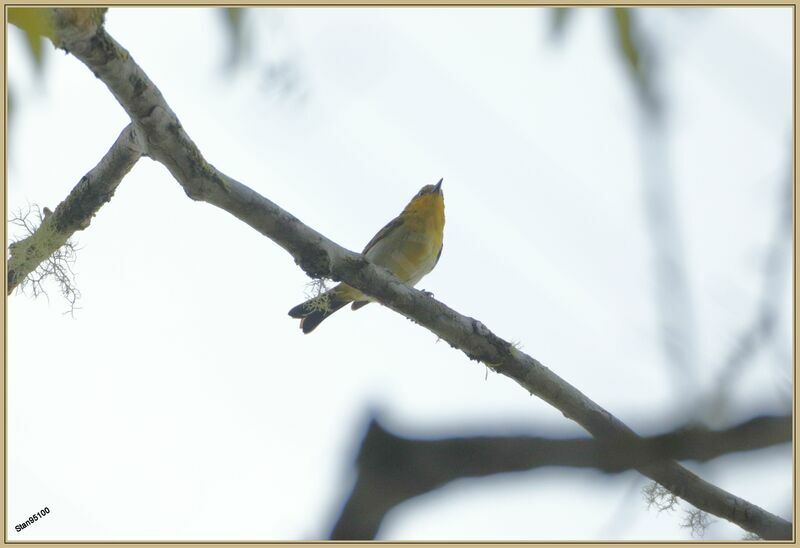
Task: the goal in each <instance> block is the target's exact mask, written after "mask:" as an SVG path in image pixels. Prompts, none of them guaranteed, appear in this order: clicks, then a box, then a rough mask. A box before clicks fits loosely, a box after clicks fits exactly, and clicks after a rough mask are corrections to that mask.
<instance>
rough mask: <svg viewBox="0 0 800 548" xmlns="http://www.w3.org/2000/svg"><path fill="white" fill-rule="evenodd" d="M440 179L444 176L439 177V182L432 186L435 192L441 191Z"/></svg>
mask: <svg viewBox="0 0 800 548" xmlns="http://www.w3.org/2000/svg"><path fill="white" fill-rule="evenodd" d="M442 181H444V178H442V179H439V182H438V183H436V185H435V186H434V187H433V191H434V192H437V193H439V194H441V193H442Z"/></svg>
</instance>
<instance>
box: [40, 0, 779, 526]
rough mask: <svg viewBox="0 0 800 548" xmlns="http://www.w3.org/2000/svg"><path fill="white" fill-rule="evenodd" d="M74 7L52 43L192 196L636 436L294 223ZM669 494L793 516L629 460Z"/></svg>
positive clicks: (565, 386)
mask: <svg viewBox="0 0 800 548" xmlns="http://www.w3.org/2000/svg"><path fill="white" fill-rule="evenodd" d="M74 11H76V10H74V9H54V10H53V13H54V21H55V22H56V32H55V35H56V36H57V38H56V39H55V40H54V43H55V44H56V45H57V46H58V47H61V48H63V49H65V50H66V51H68V52H69V53H71V54H72V55H74V56H75V57H76V58H77V59H79V60H80V61H81V62H82V63H84V64H85V65H86V66H87V67H88V68H89V69H90V70H91V71H92V73H93V74H94V75H95V76H96V77H97V78H99V79H100V80H101V81H102V82H103V84H105V85H106V86H107V87H108V89H109V90H110V91H111V93H112V94H113V95H114V97H115V98H116V99H117V101H118V102H119V103H120V105H121V106H122V108H123V109H124V110H125V111H126V112H127V113H128V115H129V116H130V118H131V120H132V121H133V123H134V125H135V126H136V128H137V131H139V130H141V131H142V134H143V137H144V138H145V139H146V142H147V153H148V156H150V157H151V158H153V159H154V160H156V161H158V162H161V163H162V164H164V166H166V167H167V169H168V170H169V171H170V173H171V174H172V175H173V177H175V179H176V180H177V181H178V183H179V184H180V185H181V186H182V187H183V189H184V191H185V192H186V194H187V195H188V196H189V197H190V198H192V199H193V200H199V201H204V202H206V203H209V204H212V205H215V206H217V207H219V208H221V209H223V210H225V211H227V212H228V213H230V214H232V215H234V216H235V217H237V218H238V219H240V220H242V221H244V222H245V223H246V224H248V225H249V226H251V227H252V228H254V229H255V230H257V231H259V232H260V233H261V234H263V235H265V236H267V237H268V238H270V239H271V240H272V241H274V242H275V243H277V244H278V245H280V246H281V247H282V248H283V249H285V250H286V251H287V252H289V254H290V255H291V256H292V258H293V259H294V260H295V262H296V263H297V264H298V265H300V267H301V268H302V269H303V270H304V271H305V272H306V273H307V274H308V275H309V276H310V277H312V278H321V277H327V278H332V279H334V280H341V281H344V282H346V283H348V284H349V285H351V286H353V287H355V288H357V289H359V290H361V291H363V292H364V293H365V294H367V295H370V296H371V297H373V298H375V299H376V300H377V301H379V302H380V303H381V304H383V305H384V306H386V307H388V308H390V309H392V310H394V311H396V312H398V313H400V314H403V315H404V316H406V317H408V318H410V319H412V320H413V321H415V322H416V323H418V324H420V325H422V326H423V327H425V328H427V329H428V330H429V331H431V332H432V333H434V334H436V335H437V336H438V337H439V338H441V339H443V340H445V341H447V342H448V343H449V344H450V345H451V346H452V347H453V348H456V349H458V350H461V351H462V352H464V354H466V355H467V357H469V358H470V359H471V360H477V361H480V362H482V363H484V364H486V365H488V366H489V367H490V368H491V369H492V370H494V371H496V372H497V373H500V374H503V375H505V376H507V377H509V378H511V379H513V380H514V381H516V382H517V383H519V384H520V385H521V386H522V387H523V388H525V389H526V390H527V391H528V392H530V393H531V394H535V395H537V396H538V397H540V398H542V399H543V400H544V401H546V402H548V403H549V404H551V405H553V406H554V407H556V408H557V409H559V410H560V411H561V412H562V413H563V414H564V415H565V416H566V417H568V418H570V419H572V420H574V421H576V422H577V423H578V424H580V425H581V426H582V427H583V428H585V429H586V430H587V431H588V432H589V433H591V434H592V435H593V436H594V437H595V438H597V439H598V440H604V441H606V442H613V443H615V444H620V445H625V444H632V445H635V444H637V443H639V442H640V440H641V438H639V436H637V435H636V434H635V433H634V432H633V431H632V430H631V429H630V428H628V427H627V426H626V425H625V424H623V423H622V422H621V421H620V420H619V419H617V418H616V417H614V416H613V415H612V414H611V413H610V412H609V411H607V410H605V409H603V408H602V407H601V406H599V405H598V404H596V403H595V402H593V401H592V400H591V399H589V398H588V397H587V396H585V395H584V394H583V393H581V392H580V391H579V390H578V389H576V388H575V387H574V386H572V385H571V384H569V383H568V382H566V381H565V380H564V379H562V378H560V377H559V376H558V375H556V374H555V373H553V372H552V371H551V370H549V369H548V368H546V367H545V366H544V365H542V364H541V363H540V362H539V361H538V360H536V359H534V358H532V357H531V356H529V355H527V354H525V353H523V352H521V351H519V350H518V349H517V348H515V347H513V346H512V345H511V344H510V343H509V342H508V341H505V340H503V339H501V338H500V337H498V336H497V335H495V334H494V333H493V332H491V331H490V330H489V329H488V328H487V327H486V326H485V325H483V324H482V323H481V322H480V321H478V320H476V319H475V318H470V317H467V316H464V315H462V314H460V313H458V312H456V311H455V310H453V309H452V308H450V307H448V306H447V305H445V304H444V303H442V302H440V301H437V300H436V299H434V298H433V297H431V296H429V295H426V294H425V293H423V292H422V291H419V290H416V289H413V288H411V287H409V286H407V285H405V284H403V283H402V282H400V281H399V280H398V279H397V278H396V277H394V276H393V275H392V274H391V273H390V272H389V271H388V270H386V269H384V268H381V267H379V266H376V265H374V264H372V263H370V262H369V261H367V260H366V259H365V258H364V257H363V255H361V254H359V253H354V252H352V251H349V250H347V249H345V248H343V247H341V246H339V245H338V244H336V243H335V242H333V241H331V240H329V239H328V238H326V237H325V236H323V235H322V234H320V233H319V232H317V231H315V230H314V229H312V228H310V227H309V226H307V225H305V224H304V223H302V222H301V221H300V220H299V219H297V218H296V217H294V216H293V215H291V214H290V213H289V212H287V211H285V210H283V209H282V208H280V207H279V206H277V205H276V204H275V203H273V202H272V201H270V200H269V199H267V198H265V197H264V196H261V195H260V194H258V193H257V192H255V191H254V190H252V189H251V188H249V187H247V186H245V185H243V184H242V183H240V182H238V181H236V180H234V179H232V178H230V177H228V176H227V175H225V174H224V173H222V172H220V171H218V170H217V169H216V168H214V166H212V165H211V164H209V163H208V162H207V161H206V160H205V158H204V157H203V155H202V154H201V152H200V151H199V150H198V148H197V146H196V145H195V144H194V142H193V141H192V140H191V138H190V137H189V136H188V134H187V133H186V132H185V131H184V129H183V127H182V126H181V123H180V121H179V120H178V117H177V116H176V115H175V113H174V112H173V111H172V109H171V108H170V107H169V105H168V104H167V102H166V101H165V100H164V97H163V96H162V95H161V92H160V91H159V90H158V88H157V87H156V86H155V84H154V83H153V82H152V81H151V80H150V79H149V78H148V77H147V75H146V74H145V73H144V71H143V70H142V69H141V68H140V67H139V66H138V65H137V64H136V62H135V61H134V60H133V59H132V58H131V56H130V54H129V53H128V52H127V51H126V50H125V49H124V48H122V47H121V46H120V45H119V44H118V43H117V42H116V41H115V40H114V39H113V38H112V37H111V36H109V35H108V33H107V32H106V31H105V29H104V28H103V27H102V25H99V26H97V27H96V28H95V29H91V28H86V27H81V26H78V25H75V24H73V23H72V21H75V20H78V21H80V20H82V19H81V18H80V17H76V16H75V14H73V13H72V12H74ZM638 470H639V471H641V472H642V473H643V474H644V475H646V476H648V477H650V478H651V479H653V480H655V481H657V482H659V483H660V484H661V485H663V486H664V487H666V488H667V489H669V490H670V491H671V492H672V493H674V494H675V495H676V496H680V497H681V498H683V499H685V500H687V501H688V502H690V503H691V504H693V505H694V506H696V507H697V508H699V509H702V510H704V511H707V512H710V513H712V514H715V515H717V516H720V517H722V518H724V519H728V520H730V521H732V522H734V523H737V524H738V525H739V526H741V527H742V528H744V529H746V530H748V531H752V532H755V533H757V534H758V535H759V536H761V537H762V538H766V539H788V538H791V535H792V525H791V523H789V522H788V521H786V520H784V519H782V518H780V517H778V516H775V515H773V514H771V513H769V512H767V511H765V510H764V509H762V508H760V507H758V506H756V505H754V504H751V503H750V502H748V501H746V500H744V499H741V498H739V497H736V496H734V495H732V494H731V493H728V492H726V491H724V490H722V489H720V488H718V487H716V486H714V485H712V484H710V483H708V482H706V481H704V480H703V479H701V478H700V477H698V476H696V475H695V474H693V473H691V472H690V471H688V470H687V469H685V468H684V467H682V466H681V465H679V464H678V463H676V462H674V461H662V462H657V463H651V464H647V465H642V466H640V467H638Z"/></svg>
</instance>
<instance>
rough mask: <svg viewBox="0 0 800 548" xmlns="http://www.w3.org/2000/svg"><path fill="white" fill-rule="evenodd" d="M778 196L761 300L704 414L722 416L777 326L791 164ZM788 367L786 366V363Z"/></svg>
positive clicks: (787, 251)
mask: <svg viewBox="0 0 800 548" xmlns="http://www.w3.org/2000/svg"><path fill="white" fill-rule="evenodd" d="M783 179H784V180H783V181H782V184H781V185H780V193H779V194H778V196H777V198H778V206H779V208H780V209H779V213H778V215H777V217H776V219H775V226H774V229H773V234H772V239H771V241H770V244H769V247H768V248H767V253H766V257H765V258H764V265H763V278H762V282H761V297H760V300H759V303H758V305H757V309H756V313H755V315H754V317H753V319H752V320H751V321H750V323H749V324H748V325H747V326H745V327H744V329H742V331H741V332H740V333H739V334H738V335H736V337H734V339H733V340H734V344H733V346H732V347H731V348H730V350H729V351H728V353H727V354H726V356H725V359H724V360H723V362H722V365H721V366H720V367H719V368H718V370H719V373H718V374H717V376H716V382H714V384H713V385H714V386H715V390H714V391H713V393H712V394H711V395H710V397H708V398H707V400H708V404H707V410H708V412H709V413H712V414H713V415H715V416H722V415H723V413H724V411H725V407H726V404H727V401H728V398H729V395H730V391H731V388H732V387H733V385H734V383H735V382H736V381H737V379H740V378H741V376H742V373H743V372H744V371H745V369H746V367H747V365H748V364H751V363H753V361H752V359H753V357H755V356H756V355H757V353H758V351H759V350H760V349H761V348H763V347H764V346H766V345H767V343H768V342H769V341H770V339H772V338H773V337H774V335H775V332H776V331H777V328H778V327H779V326H780V323H779V321H780V312H781V309H780V306H781V305H782V304H783V303H782V302H781V297H780V295H778V296H776V291H775V288H776V287H779V286H780V283H781V282H782V281H783V277H784V276H785V275H786V274H787V270H789V269H788V268H787V267H788V266H789V257H790V256H791V253H790V249H791V243H792V203H793V201H792V181H793V173H792V163H791V162H789V165H788V166H787V171H786V176H785V177H784V178H783ZM787 365H788V363H787Z"/></svg>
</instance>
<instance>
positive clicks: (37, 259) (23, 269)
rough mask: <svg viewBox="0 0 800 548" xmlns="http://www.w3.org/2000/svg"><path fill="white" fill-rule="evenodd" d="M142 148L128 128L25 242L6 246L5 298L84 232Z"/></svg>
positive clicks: (131, 130) (20, 241) (134, 161)
mask: <svg viewBox="0 0 800 548" xmlns="http://www.w3.org/2000/svg"><path fill="white" fill-rule="evenodd" d="M141 150H142V145H141V144H140V143H136V134H135V132H134V130H133V126H132V125H129V126H128V127H126V128H125V129H124V130H122V133H121V134H120V135H119V137H117V140H116V141H115V142H114V144H113V145H112V146H111V149H110V150H109V151H108V152H107V153H106V155H105V156H103V158H102V159H101V160H100V162H99V163H98V164H97V165H96V166H95V167H94V168H92V169H91V170H90V171H89V172H88V173H87V174H86V175H84V176H83V177H81V180H80V181H78V184H77V185H76V186H75V188H73V189H72V191H71V192H70V193H69V195H68V196H67V197H66V198H65V199H64V201H63V202H61V203H60V204H58V207H56V209H55V211H53V213H52V214H49V215H45V216H44V217H43V219H42V223H41V224H40V225H39V226H38V228H36V230H35V231H33V233H32V234H30V235H29V236H28V237H27V238H24V239H22V240H19V241H17V242H13V243H12V244H11V245H9V248H8V251H9V257H8V294H9V295H10V294H11V292H12V291H13V290H14V288H15V287H17V286H18V285H19V284H20V283H22V282H23V280H25V277H26V276H28V275H29V274H30V273H31V272H33V271H34V270H36V268H37V267H38V266H39V265H40V264H41V263H42V261H45V260H46V259H47V258H48V257H50V256H51V255H52V254H53V253H55V252H56V251H57V250H58V249H59V248H61V247H62V246H63V245H65V244H66V243H67V241H68V240H69V239H70V237H71V236H72V235H73V234H74V233H75V232H76V231H78V230H83V229H84V228H86V227H87V226H89V223H91V221H92V217H94V215H95V214H96V213H97V212H98V211H99V210H100V208H101V207H102V206H103V205H104V204H105V203H106V202H108V201H109V200H111V197H112V196H113V195H114V191H115V190H116V189H117V186H118V185H119V183H120V182H121V181H122V178H123V177H124V176H125V175H126V174H127V173H128V172H129V171H130V170H131V168H132V167H133V165H134V164H135V163H136V162H137V161H138V160H139V158H140V157H141V155H142V152H141ZM73 304H74V303H73Z"/></svg>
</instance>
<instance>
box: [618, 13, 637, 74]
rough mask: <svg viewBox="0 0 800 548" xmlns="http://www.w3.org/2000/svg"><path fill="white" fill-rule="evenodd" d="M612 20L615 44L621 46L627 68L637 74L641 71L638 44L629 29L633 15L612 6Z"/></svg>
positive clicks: (633, 23) (632, 22)
mask: <svg viewBox="0 0 800 548" xmlns="http://www.w3.org/2000/svg"><path fill="white" fill-rule="evenodd" d="M614 21H615V23H616V32H617V44H618V45H619V46H620V47H621V48H622V53H623V55H624V56H625V60H626V61H627V63H628V68H629V69H630V70H632V71H633V72H634V74H636V75H638V74H640V73H641V65H640V63H641V57H640V55H639V46H638V44H637V43H636V39H635V38H634V35H633V31H632V29H631V27H632V26H633V25H635V22H634V21H633V15H632V14H631V12H630V10H628V9H626V8H614ZM637 77H638V76H637Z"/></svg>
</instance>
